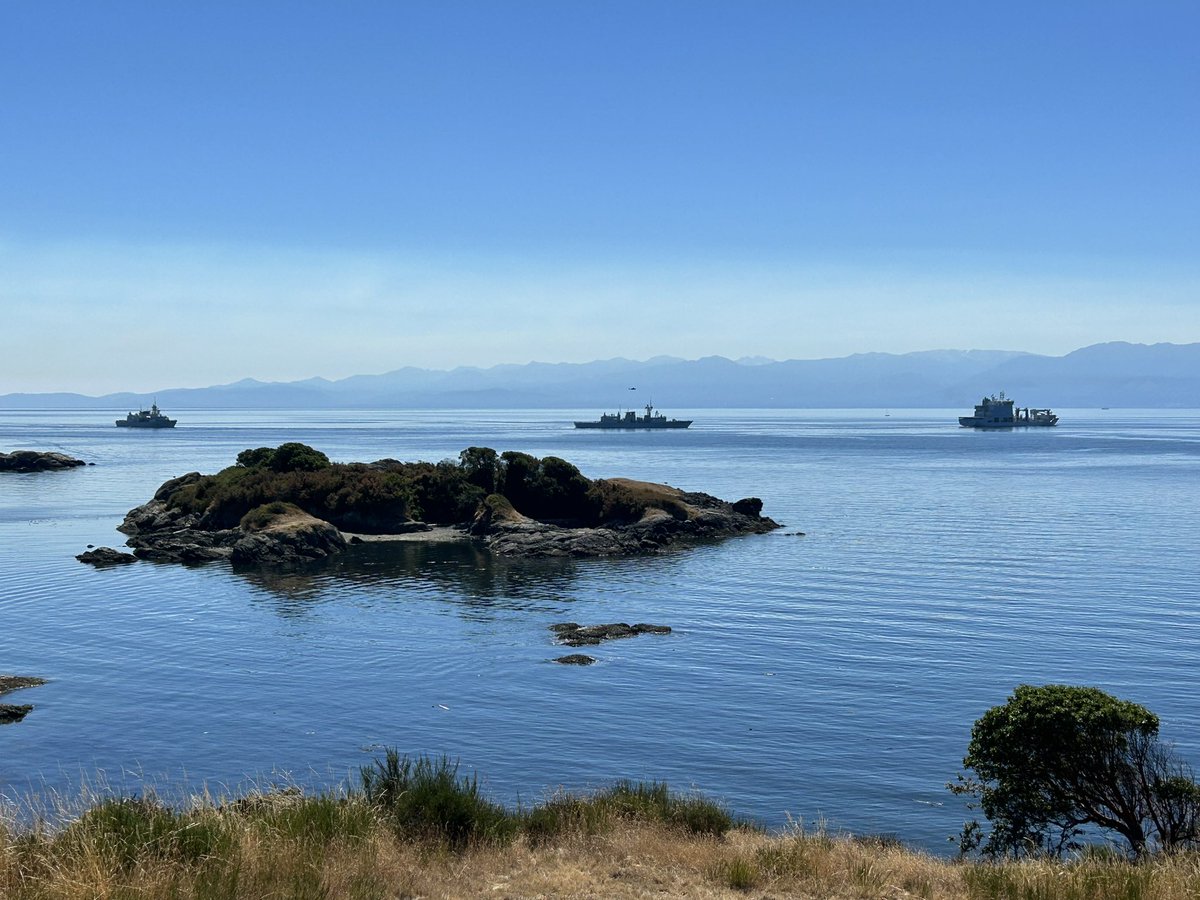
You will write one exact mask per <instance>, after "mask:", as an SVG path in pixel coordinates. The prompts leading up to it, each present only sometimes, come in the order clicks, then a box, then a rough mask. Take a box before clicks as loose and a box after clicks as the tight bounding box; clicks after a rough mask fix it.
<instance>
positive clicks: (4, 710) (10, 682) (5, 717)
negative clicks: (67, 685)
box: [0, 675, 46, 725]
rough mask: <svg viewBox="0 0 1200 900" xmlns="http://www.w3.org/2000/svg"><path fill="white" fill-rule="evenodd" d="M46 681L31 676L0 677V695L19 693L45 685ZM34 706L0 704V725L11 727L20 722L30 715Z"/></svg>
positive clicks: (27, 704)
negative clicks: (22, 690) (23, 689)
mask: <svg viewBox="0 0 1200 900" xmlns="http://www.w3.org/2000/svg"><path fill="white" fill-rule="evenodd" d="M45 683H46V679H44V678H34V677H32V676H29V675H0V694H7V693H8V692H9V691H19V690H21V689H22V688H28V687H37V686H38V685H39V684H45ZM32 709H33V705H32V704H29V703H0V725H11V724H12V723H13V722H20V721H21V720H22V719H23V718H25V717H26V716H27V715H29V712H30V711H31V710H32Z"/></svg>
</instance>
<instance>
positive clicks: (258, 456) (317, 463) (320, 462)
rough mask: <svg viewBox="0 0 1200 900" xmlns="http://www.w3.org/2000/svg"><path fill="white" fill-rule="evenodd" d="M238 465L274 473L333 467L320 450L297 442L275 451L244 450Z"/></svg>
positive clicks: (238, 457) (314, 470) (281, 446)
mask: <svg viewBox="0 0 1200 900" xmlns="http://www.w3.org/2000/svg"><path fill="white" fill-rule="evenodd" d="M237 464H238V465H239V466H247V467H249V468H267V469H270V470H271V471H272V472H316V471H318V470H320V469H328V468H329V467H330V466H331V465H332V463H331V462H330V461H329V457H328V456H326V455H325V454H324V453H322V452H321V451H320V450H315V449H313V448H312V447H310V446H308V444H300V443H297V442H295V441H291V442H289V443H286V444H280V445H279V446H278V447H276V448H275V449H274V450H272V449H271V448H270V447H258V448H256V449H254V450H243V451H242V452H241V453H239V454H238V455H237Z"/></svg>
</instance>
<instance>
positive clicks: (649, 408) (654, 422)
mask: <svg viewBox="0 0 1200 900" xmlns="http://www.w3.org/2000/svg"><path fill="white" fill-rule="evenodd" d="M645 409H646V414H645V415H644V416H639V415H638V414H637V413H635V412H634V411H633V410H632V409H631V410H629V411H628V412H626V413H603V414H602V415H601V416H600V419H599V421H597V422H576V423H575V427H576V428H620V429H636V428H687V427H688V426H689V425H691V424H692V420H691V419H668V418H667V417H666V416H664V415H663V414H662V413H655V412H654V406H653V405H652V404H650V403H647V404H646V407H645Z"/></svg>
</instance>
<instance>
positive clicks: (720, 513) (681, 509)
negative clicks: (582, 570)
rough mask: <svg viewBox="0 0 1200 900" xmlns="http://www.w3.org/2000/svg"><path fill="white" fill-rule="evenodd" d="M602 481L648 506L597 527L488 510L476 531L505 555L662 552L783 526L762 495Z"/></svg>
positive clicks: (477, 522) (473, 529)
mask: <svg viewBox="0 0 1200 900" xmlns="http://www.w3.org/2000/svg"><path fill="white" fill-rule="evenodd" d="M598 483H599V484H601V485H605V486H607V487H608V488H610V489H613V490H616V491H619V492H621V493H622V494H625V495H628V496H632V497H636V498H637V499H638V500H639V502H641V503H645V504H646V506H645V509H644V511H642V513H641V515H640V516H639V517H638V518H636V519H634V520H632V521H621V520H616V521H613V522H611V523H608V524H605V525H600V526H597V527H592V528H580V527H564V526H560V525H555V524H553V523H548V522H539V521H536V520H534V519H529V518H526V517H524V516H521V515H520V514H518V513H515V511H512V512H511V513H509V512H507V511H503V510H502V511H500V512H499V513H497V512H495V511H489V513H488V514H486V515H480V516H477V517H476V520H475V522H474V523H472V526H471V533H472V534H475V535H478V536H480V537H482V538H484V540H485V542H486V543H487V545H488V547H489V548H490V549H491V550H492V551H493V552H495V553H499V554H502V555H504V556H620V555H630V554H637V553H657V552H659V551H661V550H665V549H667V548H668V547H671V546H673V545H675V544H679V543H687V542H695V541H702V540H708V539H714V538H723V537H732V536H734V535H739V534H764V533H766V532H768V531H772V530H774V529H776V528H778V527H779V525H778V523H776V522H774V521H773V520H771V519H769V518H766V517H764V516H762V515H761V511H762V501H761V500H759V499H758V498H757V497H748V498H746V499H743V500H738V501H737V502H736V503H728V502H726V501H724V500H721V499H718V498H717V497H713V496H712V495H710V494H703V493H698V492H687V491H681V490H679V489H678V488H673V487H670V486H669V485H665V484H651V483H649V482H645V481H633V480H631V479H628V478H610V479H605V480H603V481H601V482H598ZM488 499H489V500H491V498H488ZM509 509H511V507H509Z"/></svg>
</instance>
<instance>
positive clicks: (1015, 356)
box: [0, 342, 1200, 411]
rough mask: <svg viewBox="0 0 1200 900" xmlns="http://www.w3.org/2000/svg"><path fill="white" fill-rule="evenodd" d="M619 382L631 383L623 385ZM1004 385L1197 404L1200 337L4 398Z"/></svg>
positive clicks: (842, 397)
mask: <svg viewBox="0 0 1200 900" xmlns="http://www.w3.org/2000/svg"><path fill="white" fill-rule="evenodd" d="M630 388H635V389H636V390H635V391H631V390H630ZM1001 390H1002V391H1005V392H1006V393H1007V394H1008V396H1010V397H1013V398H1015V399H1016V400H1017V401H1018V402H1019V403H1021V404H1022V405H1029V406H1051V407H1055V408H1070V407H1092V406H1110V407H1147V408H1155V407H1158V408H1187V407H1196V406H1200V399H1198V398H1200V343H1195V344H1166V343H1160V344H1129V343H1125V342H1112V343H1105V344H1094V345H1092V346H1089V347H1083V348H1081V349H1079V350H1075V351H1073V352H1071V353H1068V354H1066V355H1065V356H1041V355H1037V354H1032V353H1024V352H1021V351H1009V350H927V351H920V352H916V353H905V354H891V353H858V354H854V355H852V356H845V357H835V358H827V359H804V360H795V359H793V360H785V361H779V362H776V361H769V360H764V359H762V358H761V357H753V358H746V359H743V360H739V361H733V360H729V359H726V358H724V357H721V356H708V357H703V358H701V359H694V360H684V359H678V358H676V357H667V356H659V357H654V358H652V359H648V360H641V361H639V360H629V359H622V358H619V357H618V358H614V359H607V360H596V361H593V362H588V363H540V362H532V363H528V364H526V365H513V364H505V365H499V366H493V367H491V368H486V369H483V368H477V367H471V366H462V367H458V368H455V369H449V370H437V369H419V368H415V367H411V366H408V367H403V368H399V369H395V370H393V371H390V372H385V373H382V374H379V375H352V376H349V377H347V378H342V379H338V380H336V381H331V380H329V379H325V378H321V377H314V378H308V379H304V380H302V381H294V382H264V381H258V380H255V379H252V378H245V379H242V380H240V381H236V382H233V383H231V384H224V385H214V386H212V387H205V388H164V389H162V390H159V391H156V392H153V393H147V394H141V393H129V392H125V393H116V394H106V395H104V396H100V397H89V396H85V395H82V394H71V393H61V392H60V393H46V394H6V395H0V407H3V408H8V409H46V408H51V409H63V408H91V409H99V408H112V409H126V408H128V409H135V408H138V407H139V406H146V405H148V404H149V403H150V401H151V400H152V399H155V398H156V399H157V401H158V403H159V405H160V406H162V407H163V408H165V409H169V410H178V409H189V408H190V409H218V408H233V409H253V408H369V407H382V408H396V409H419V408H437V407H441V408H452V409H470V408H494V409H495V408H560V409H579V410H594V411H599V410H602V409H603V410H614V409H616V408H617V407H619V406H620V407H624V408H631V407H637V406H640V405H643V404H645V403H647V402H650V401H653V402H654V403H655V404H656V405H661V406H662V407H664V408H665V409H667V410H668V411H673V410H679V409H688V408H705V407H775V408H854V407H894V408H898V409H899V408H906V407H915V408H919V407H932V408H960V407H964V408H965V407H969V406H970V405H972V404H973V403H975V402H976V401H977V400H978V398H979V397H981V396H983V395H984V394H991V393H994V392H997V391H1001Z"/></svg>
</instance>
